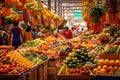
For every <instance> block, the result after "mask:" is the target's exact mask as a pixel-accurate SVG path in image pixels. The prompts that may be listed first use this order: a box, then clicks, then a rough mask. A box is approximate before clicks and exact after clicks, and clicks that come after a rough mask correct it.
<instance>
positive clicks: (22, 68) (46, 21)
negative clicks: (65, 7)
mask: <svg viewBox="0 0 120 80" xmlns="http://www.w3.org/2000/svg"><path fill="white" fill-rule="evenodd" d="M1 4H2V9H1V13H0V14H2V16H3V17H4V18H5V20H4V24H12V23H13V22H14V21H17V22H20V21H24V24H22V26H23V27H24V28H26V26H28V25H30V26H31V27H32V28H33V27H36V28H37V29H38V32H43V35H44V36H43V35H42V36H41V34H40V35H38V36H37V38H36V39H34V40H31V41H26V42H24V43H23V44H22V45H21V46H19V47H18V48H17V49H16V50H14V47H12V46H5V45H1V46H0V80H7V79H9V80H16V79H17V80H21V79H22V80H79V79H82V80H93V79H94V80H103V79H105V80H119V79H120V24H119V0H116V1H115V0H106V1H105V3H101V2H100V1H97V2H96V1H95V0H91V1H90V0H83V2H82V7H83V12H82V16H83V20H84V21H85V22H86V23H87V26H88V29H87V30H85V31H84V32H80V33H78V34H77V35H76V36H74V37H72V38H71V39H65V38H63V37H61V36H59V35H60V34H57V35H58V36H57V37H56V35H54V34H53V31H54V30H55V29H57V28H58V27H59V26H60V25H65V24H66V20H65V19H64V18H63V17H61V16H59V15H58V14H56V13H54V12H52V11H50V10H49V9H47V8H45V7H44V6H43V3H42V2H41V1H35V0H11V1H9V0H4V1H1ZM115 4H116V5H115ZM105 24H106V25H105ZM39 28H40V30H39ZM23 30H24V29H23ZM2 33H4V32H2ZM1 36H2V35H1Z"/></svg>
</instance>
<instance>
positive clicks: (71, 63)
mask: <svg viewBox="0 0 120 80" xmlns="http://www.w3.org/2000/svg"><path fill="white" fill-rule="evenodd" d="M86 63H95V61H94V59H93V58H92V57H90V56H89V55H88V51H87V49H86V48H85V47H81V48H80V49H79V50H77V51H76V52H75V53H70V54H69V55H68V57H67V58H66V59H65V60H64V61H63V65H62V67H61V68H60V70H59V74H65V73H63V71H64V67H63V66H65V65H66V66H67V72H68V73H69V74H70V73H71V72H70V71H71V70H76V71H77V70H79V69H80V70H79V71H81V70H84V71H85V72H86V73H87V72H89V68H84V67H83V66H84V65H85V64H86ZM65 68H66V67H65ZM83 74H84V72H83ZM89 74H90V72H89Z"/></svg>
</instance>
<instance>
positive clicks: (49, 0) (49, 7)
mask: <svg viewBox="0 0 120 80" xmlns="http://www.w3.org/2000/svg"><path fill="white" fill-rule="evenodd" d="M48 9H49V10H51V0H48Z"/></svg>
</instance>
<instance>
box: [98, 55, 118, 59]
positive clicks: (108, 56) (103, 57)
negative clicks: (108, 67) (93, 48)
mask: <svg viewBox="0 0 120 80" xmlns="http://www.w3.org/2000/svg"><path fill="white" fill-rule="evenodd" d="M99 58H100V59H109V60H116V59H120V54H101V55H99Z"/></svg>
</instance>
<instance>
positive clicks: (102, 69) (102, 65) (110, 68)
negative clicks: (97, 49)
mask: <svg viewBox="0 0 120 80" xmlns="http://www.w3.org/2000/svg"><path fill="white" fill-rule="evenodd" d="M116 70H120V60H109V59H100V60H99V61H98V66H97V68H94V69H93V73H94V74H103V75H114V74H115V72H116Z"/></svg>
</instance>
